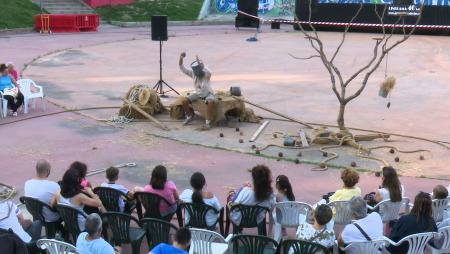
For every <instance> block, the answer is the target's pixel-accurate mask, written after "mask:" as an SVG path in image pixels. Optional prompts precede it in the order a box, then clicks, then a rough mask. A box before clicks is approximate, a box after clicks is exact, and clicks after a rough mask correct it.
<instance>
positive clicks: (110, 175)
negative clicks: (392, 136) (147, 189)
mask: <svg viewBox="0 0 450 254" xmlns="http://www.w3.org/2000/svg"><path fill="white" fill-rule="evenodd" d="M106 179H108V182H106V183H102V184H101V186H102V187H109V188H113V189H116V190H118V191H120V192H122V193H123V194H125V195H126V196H127V197H129V198H132V197H133V194H132V193H130V191H129V190H128V189H127V188H126V187H125V186H123V185H121V184H117V183H116V182H117V180H119V169H118V168H116V167H109V168H108V169H107V170H106ZM125 204H126V203H125V201H124V200H123V199H120V200H119V208H120V211H121V212H123V211H124V210H125Z"/></svg>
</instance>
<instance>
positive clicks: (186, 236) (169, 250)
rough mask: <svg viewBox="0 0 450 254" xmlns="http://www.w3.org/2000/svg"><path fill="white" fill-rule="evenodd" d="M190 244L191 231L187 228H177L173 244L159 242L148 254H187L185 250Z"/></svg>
mask: <svg viewBox="0 0 450 254" xmlns="http://www.w3.org/2000/svg"><path fill="white" fill-rule="evenodd" d="M190 244H191V231H189V229H188V228H180V229H178V231H177V233H176V235H175V241H174V242H173V245H169V244H166V243H160V244H158V245H156V247H155V248H153V249H152V250H151V251H150V252H149V254H188V252H187V251H186V250H187V248H188V247H189V245H190Z"/></svg>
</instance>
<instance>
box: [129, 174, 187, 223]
mask: <svg viewBox="0 0 450 254" xmlns="http://www.w3.org/2000/svg"><path fill="white" fill-rule="evenodd" d="M136 191H146V192H150V193H154V194H157V195H160V196H161V197H163V198H165V199H166V200H167V201H168V202H169V203H170V204H171V205H168V204H166V203H165V202H161V204H160V207H159V210H160V212H161V215H162V216H166V215H168V214H171V213H174V212H175V211H176V210H177V202H178V201H179V200H180V199H179V196H178V191H177V186H176V185H175V183H174V182H172V181H168V180H167V169H166V167H164V166H162V165H158V166H156V167H155V168H154V169H153V171H152V177H151V178H150V183H149V184H147V185H145V186H144V188H142V187H135V188H134V192H136Z"/></svg>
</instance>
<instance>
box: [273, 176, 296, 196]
mask: <svg viewBox="0 0 450 254" xmlns="http://www.w3.org/2000/svg"><path fill="white" fill-rule="evenodd" d="M275 188H276V189H277V194H276V200H277V202H285V201H295V196H294V192H293V191H292V186H291V183H290V182H289V178H288V177H287V176H285V175H279V176H277V178H276V180H275Z"/></svg>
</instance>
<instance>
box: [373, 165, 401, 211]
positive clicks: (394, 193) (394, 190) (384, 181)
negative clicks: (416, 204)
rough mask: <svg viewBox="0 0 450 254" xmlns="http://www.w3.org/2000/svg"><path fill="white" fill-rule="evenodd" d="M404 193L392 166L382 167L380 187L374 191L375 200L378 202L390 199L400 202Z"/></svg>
mask: <svg viewBox="0 0 450 254" xmlns="http://www.w3.org/2000/svg"><path fill="white" fill-rule="evenodd" d="M404 193H405V190H404V188H403V186H402V185H401V184H400V180H399V179H398V175H397V172H396V170H395V169H394V168H392V167H384V168H383V169H382V176H381V188H380V189H378V190H377V191H376V193H375V201H376V202H377V203H379V202H381V201H383V200H386V199H390V200H391V201H392V202H400V201H402V197H403V195H404Z"/></svg>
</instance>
